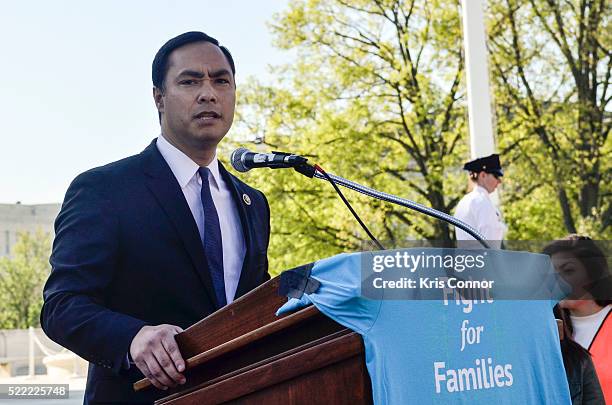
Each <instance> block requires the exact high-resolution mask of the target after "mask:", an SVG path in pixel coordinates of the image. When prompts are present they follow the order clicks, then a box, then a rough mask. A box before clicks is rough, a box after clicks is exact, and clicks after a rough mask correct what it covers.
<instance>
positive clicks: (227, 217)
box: [157, 135, 246, 304]
mask: <svg viewBox="0 0 612 405" xmlns="http://www.w3.org/2000/svg"><path fill="white" fill-rule="evenodd" d="M157 149H159V152H160V153H161V155H162V156H163V157H164V159H165V160H166V163H168V166H170V169H171V170H172V173H174V177H176V180H177V181H178V184H179V186H181V190H182V191H183V195H184V196H185V200H187V204H188V205H189V209H190V210H191V214H192V215H193V218H194V219H195V222H196V224H197V226H198V230H199V231H200V240H203V237H204V221H205V219H206V218H204V208H203V207H202V197H201V190H202V178H201V177H200V174H199V173H198V169H199V166H198V164H197V163H195V162H194V161H193V160H191V158H189V157H188V156H187V155H185V154H184V153H183V152H181V151H180V150H179V149H177V148H176V147H175V146H173V145H172V144H170V142H168V141H167V140H166V139H165V138H164V137H163V135H160V136H159V137H158V138H157ZM207 167H208V169H209V170H210V173H211V174H212V176H209V177H208V183H209V185H210V192H211V194H212V198H213V202H214V203H215V208H216V209H217V215H218V216H219V225H220V227H221V240H222V244H223V276H224V280H225V297H226V299H227V303H228V304H229V303H231V302H232V301H234V296H235V295H236V288H237V287H238V280H239V279H240V272H241V271H242V263H243V262H244V255H245V253H246V244H245V241H244V236H243V234H242V225H241V223H240V216H239V215H238V209H237V208H236V204H235V203H234V199H233V198H232V193H231V191H230V190H229V188H228V187H227V185H226V184H225V182H224V181H223V178H222V177H221V173H220V172H219V161H218V160H217V155H216V154H215V157H214V158H213V160H212V161H211V162H210V164H209V165H208V166H207Z"/></svg>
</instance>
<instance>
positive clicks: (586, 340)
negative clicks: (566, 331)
mask: <svg viewBox="0 0 612 405" xmlns="http://www.w3.org/2000/svg"><path fill="white" fill-rule="evenodd" d="M610 310H612V304H608V305H606V306H605V307H603V308H602V309H600V310H599V311H598V312H596V313H594V314H592V315H587V316H573V315H570V318H571V319H572V325H573V326H574V336H573V338H574V340H575V341H576V343H578V344H579V345H580V346H582V347H584V348H585V349H587V350H589V347H590V346H591V343H593V338H594V337H595V334H596V333H597V331H598V330H599V327H600V326H601V324H602V322H603V321H604V319H606V316H607V315H608V312H610Z"/></svg>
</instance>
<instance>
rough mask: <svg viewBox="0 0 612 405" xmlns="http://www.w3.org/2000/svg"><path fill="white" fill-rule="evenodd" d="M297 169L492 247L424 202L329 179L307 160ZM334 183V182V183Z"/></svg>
mask: <svg viewBox="0 0 612 405" xmlns="http://www.w3.org/2000/svg"><path fill="white" fill-rule="evenodd" d="M293 168H294V169H295V171H297V172H299V173H301V174H303V175H304V176H306V177H310V178H312V177H315V178H317V179H320V180H326V181H330V179H331V180H332V181H333V182H335V183H336V184H339V185H341V186H342V187H346V188H348V189H350V190H353V191H357V192H358V193H361V194H363V195H367V196H368V197H372V198H375V199H377V200H381V201H386V202H389V203H392V204H396V205H399V206H402V207H405V208H408V209H411V210H414V211H417V212H420V213H421V214H425V215H428V216H430V217H433V218H436V219H439V220H440V221H444V222H447V223H449V224H452V225H454V226H456V227H457V228H460V229H462V230H464V231H465V232H467V233H468V234H470V235H471V236H472V237H473V238H474V239H476V240H477V241H478V242H480V244H481V245H482V246H483V247H485V248H486V249H490V248H491V247H490V246H489V244H488V243H487V242H486V241H485V238H484V236H482V235H481V234H480V233H479V232H478V231H477V230H476V229H474V228H473V227H471V226H470V225H468V224H466V223H465V222H463V221H460V220H459V219H457V218H455V217H453V216H451V215H448V214H445V213H444V212H441V211H438V210H435V209H433V208H430V207H426V206H424V205H422V204H419V203H416V202H414V201H410V200H408V199H406V198H401V197H398V196H395V195H393V194H389V193H385V192H383V191H378V190H375V189H373V188H370V187H366V186H363V185H361V184H359V183H356V182H354V181H351V180H347V179H345V178H343V177H340V176H336V175H334V174H329V173H326V175H327V176H329V178H330V179H328V178H327V177H326V176H325V174H323V173H321V172H319V171H318V170H317V168H316V167H315V166H312V165H310V164H308V163H306V162H303V163H300V164H297V165H295V166H294V167H293ZM332 184H333V183H332Z"/></svg>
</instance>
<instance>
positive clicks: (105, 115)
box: [0, 0, 289, 204]
mask: <svg viewBox="0 0 612 405" xmlns="http://www.w3.org/2000/svg"><path fill="white" fill-rule="evenodd" d="M287 3H288V2H287V0H259V1H248V0H224V1H211V0H189V1H182V0H181V1H162V0H153V1H144V0H141V1H118V0H115V1H104V2H91V1H87V2H85V1H58V0H55V1H50V2H49V1H44V0H38V1H11V2H3V4H2V12H1V13H0V49H1V50H2V51H1V52H2V57H1V59H2V63H0V89H1V94H2V97H1V98H0V111H1V114H2V116H1V119H0V145H1V151H2V153H1V155H0V156H1V157H0V203H15V202H17V201H21V202H22V203H24V204H38V203H50V202H61V201H62V200H63V197H64V193H65V191H66V188H67V187H68V184H69V183H70V181H71V180H72V179H73V178H74V177H75V176H76V175H77V174H79V173H80V172H83V171H85V170H87V169H89V168H92V167H95V166H99V165H102V164H105V163H108V162H111V161H114V160H117V159H120V158H123V157H125V156H129V155H132V154H135V153H138V152H140V151H141V150H142V149H144V148H145V146H146V145H147V144H148V143H149V142H150V141H151V139H153V138H154V137H155V136H157V134H158V132H159V125H158V122H157V112H156V110H155V106H154V104H153V99H152V96H151V87H152V85H151V62H152V59H153V56H154V55H155V52H156V51H157V50H158V49H159V47H160V46H161V45H162V44H163V43H164V42H165V41H166V40H168V39H169V38H171V37H173V36H175V35H178V34H180V33H182V32H185V31H191V30H198V31H204V32H206V33H207V34H209V35H212V36H214V37H216V38H217V39H219V41H220V42H221V43H222V44H223V45H226V46H227V47H228V48H229V49H230V50H231V52H232V54H233V56H234V59H235V60H236V69H237V85H238V86H240V84H241V83H244V80H245V79H246V77H248V76H257V77H259V78H261V79H262V80H263V81H268V80H269V79H270V78H271V76H270V75H269V74H268V73H267V72H268V69H267V67H268V65H277V64H281V63H285V62H287V61H288V60H289V55H288V54H286V53H285V52H283V51H280V50H277V49H275V48H273V47H272V44H271V41H272V36H271V35H270V33H269V29H268V27H267V25H266V22H270V21H272V17H273V14H274V13H277V12H280V11H282V10H284V9H285V8H286V7H287ZM230 134H231V132H230Z"/></svg>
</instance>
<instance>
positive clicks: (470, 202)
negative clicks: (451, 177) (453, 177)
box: [455, 185, 507, 248]
mask: <svg viewBox="0 0 612 405" xmlns="http://www.w3.org/2000/svg"><path fill="white" fill-rule="evenodd" d="M455 217H456V218H458V219H460V220H461V221H463V222H465V223H467V224H468V225H471V226H472V228H474V229H476V230H477V231H478V232H480V234H481V235H483V236H484V237H485V240H487V241H491V242H493V243H491V245H492V247H496V248H500V247H501V241H502V240H503V239H504V234H505V233H506V229H507V227H506V225H505V224H504V223H503V222H502V220H501V215H500V214H499V211H498V210H497V208H495V205H494V204H493V201H491V198H489V192H488V191H487V190H486V189H485V188H484V187H481V186H479V185H475V186H474V189H473V190H472V191H471V192H469V193H468V194H466V195H465V196H464V197H463V198H462V199H461V201H459V204H457V208H456V209H455ZM455 235H456V236H457V240H458V241H459V240H474V238H473V237H472V236H471V235H470V234H469V233H467V232H465V231H464V230H462V229H459V228H457V227H455Z"/></svg>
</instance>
